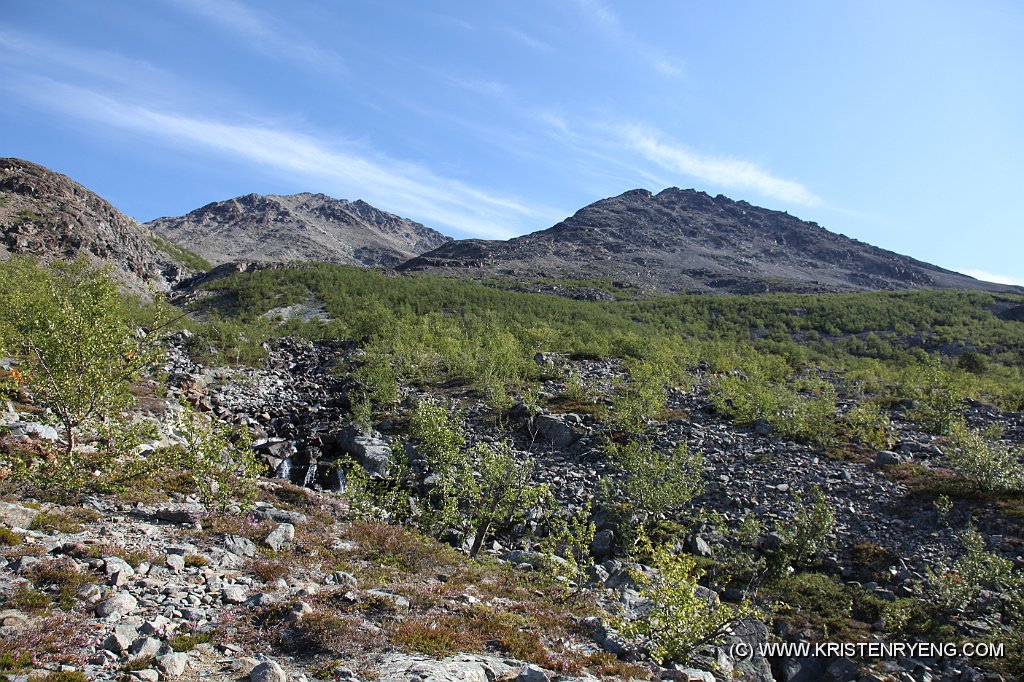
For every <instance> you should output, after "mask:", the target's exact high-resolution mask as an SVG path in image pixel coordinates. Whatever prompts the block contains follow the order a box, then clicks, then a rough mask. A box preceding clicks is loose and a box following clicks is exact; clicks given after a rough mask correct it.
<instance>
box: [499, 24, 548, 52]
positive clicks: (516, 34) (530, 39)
mask: <svg viewBox="0 0 1024 682" xmlns="http://www.w3.org/2000/svg"><path fill="white" fill-rule="evenodd" d="M504 30H505V33H507V34H508V35H510V36H511V37H513V38H515V39H516V40H518V41H519V42H521V43H522V44H523V45H526V46H527V47H530V48H533V49H534V50H537V51H538V52H554V51H555V48H554V47H552V46H551V45H549V44H547V43H545V42H544V41H543V40H541V39H540V38H536V37H534V36H532V35H530V34H529V33H525V32H524V31H520V30H519V29H517V28H513V27H511V26H506V27H505V29H504Z"/></svg>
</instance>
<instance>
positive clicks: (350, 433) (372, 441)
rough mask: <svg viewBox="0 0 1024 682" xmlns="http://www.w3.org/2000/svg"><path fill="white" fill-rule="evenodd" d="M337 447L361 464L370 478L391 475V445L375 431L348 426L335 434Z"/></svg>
mask: <svg viewBox="0 0 1024 682" xmlns="http://www.w3.org/2000/svg"><path fill="white" fill-rule="evenodd" d="M335 438H336V440H337V443H338V448H339V449H340V450H341V451H342V452H343V453H344V454H346V455H349V456H350V457H351V458H352V459H354V460H355V461H356V462H358V463H359V464H361V465H362V467H363V468H364V469H366V472H367V473H368V474H370V478H373V479H376V480H383V479H385V478H387V477H389V476H390V475H391V471H392V470H393V469H394V466H395V460H394V457H393V455H392V453H391V447H390V446H389V445H388V444H387V443H386V442H385V441H384V439H383V437H382V436H381V435H380V434H379V433H378V432H376V431H369V432H366V431H363V430H362V429H357V428H356V427H354V426H348V427H346V428H345V429H343V430H342V431H341V432H340V433H338V434H337V435H336V436H335Z"/></svg>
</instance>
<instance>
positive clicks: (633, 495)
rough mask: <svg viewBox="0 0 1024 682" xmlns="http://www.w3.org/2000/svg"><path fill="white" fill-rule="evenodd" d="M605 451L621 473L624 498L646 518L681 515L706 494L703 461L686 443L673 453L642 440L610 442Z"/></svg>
mask: <svg viewBox="0 0 1024 682" xmlns="http://www.w3.org/2000/svg"><path fill="white" fill-rule="evenodd" d="M606 450H607V452H608V455H609V456H610V458H611V459H612V460H613V461H615V462H616V463H617V464H618V465H619V466H620V467H621V469H622V472H623V480H622V484H621V490H622V493H623V495H624V497H625V498H626V500H627V501H628V502H629V503H630V504H631V505H632V506H633V507H634V508H635V509H637V510H639V511H641V512H642V513H644V514H646V515H649V516H652V517H658V516H660V515H662V514H668V513H674V512H678V511H680V510H682V509H683V507H685V506H686V505H687V504H688V503H689V502H690V500H692V499H693V498H694V497H696V496H697V495H699V494H700V493H701V490H703V487H704V482H703V479H702V476H703V474H704V458H703V457H702V456H701V454H700V453H699V452H690V450H689V448H688V447H687V445H686V442H685V441H684V442H682V443H679V445H677V446H676V447H675V448H672V449H671V450H662V449H660V448H655V447H654V446H653V445H651V443H649V442H647V441H642V440H631V441H628V442H627V443H625V444H624V445H618V444H616V443H614V442H611V441H609V442H608V443H607V445H606Z"/></svg>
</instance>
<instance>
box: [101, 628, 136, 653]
mask: <svg viewBox="0 0 1024 682" xmlns="http://www.w3.org/2000/svg"><path fill="white" fill-rule="evenodd" d="M138 636H139V631H138V629H136V627H135V626H134V625H130V624H128V623H119V624H118V625H117V627H115V628H114V632H113V633H111V635H110V636H109V637H107V638H106V639H105V640H103V648H104V649H106V650H107V651H113V652H114V653H115V654H120V653H123V652H125V651H127V650H128V647H130V646H131V645H132V642H134V641H135V640H136V639H137V638H138Z"/></svg>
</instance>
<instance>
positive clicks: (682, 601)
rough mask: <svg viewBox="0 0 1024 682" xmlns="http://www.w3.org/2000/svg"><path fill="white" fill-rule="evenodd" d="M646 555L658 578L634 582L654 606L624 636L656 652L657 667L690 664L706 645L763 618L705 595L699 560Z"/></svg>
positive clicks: (664, 552) (665, 552) (661, 551)
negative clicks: (741, 624) (734, 627)
mask: <svg viewBox="0 0 1024 682" xmlns="http://www.w3.org/2000/svg"><path fill="white" fill-rule="evenodd" d="M644 541H645V540H642V542H644ZM644 551H645V553H646V552H649V553H650V555H651V565H652V566H653V567H654V568H655V570H656V571H657V574H656V577H653V578H648V577H646V576H644V575H643V574H639V573H638V574H636V575H635V576H634V579H635V580H636V581H637V583H638V585H639V586H640V594H641V596H643V597H644V598H646V599H649V600H651V602H652V603H653V606H652V608H651V609H649V610H648V611H646V612H645V613H644V614H643V615H642V616H640V617H639V618H637V619H636V620H629V621H623V622H622V623H621V631H622V633H623V634H624V635H626V636H627V637H630V638H634V639H640V640H641V641H642V642H643V643H644V644H646V645H648V646H650V650H651V658H653V659H654V660H655V661H658V662H659V663H664V662H666V661H674V662H677V663H685V662H686V661H687V660H689V658H690V657H691V656H692V655H693V653H694V652H695V651H696V650H697V649H698V648H699V647H701V646H702V645H704V644H709V643H714V642H716V641H718V640H720V639H721V638H722V637H723V636H724V635H725V634H726V632H727V630H728V628H729V627H730V626H731V625H734V624H735V623H737V622H739V621H741V620H743V619H745V618H758V617H760V616H761V614H760V612H759V611H758V610H757V609H755V608H754V607H753V606H752V605H751V604H750V603H749V602H742V603H740V604H736V605H733V604H727V603H725V602H721V601H719V600H718V598H717V597H709V596H708V595H707V594H706V593H701V592H700V591H699V590H698V587H699V584H700V583H699V580H700V578H701V577H702V575H703V572H702V571H701V570H700V569H699V568H698V567H697V562H696V561H695V560H694V559H693V557H690V556H687V555H685V554H674V553H673V552H672V551H671V550H670V549H668V548H667V547H665V546H661V547H658V548H656V549H655V548H650V547H649V545H648V548H647V549H646V550H644Z"/></svg>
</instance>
